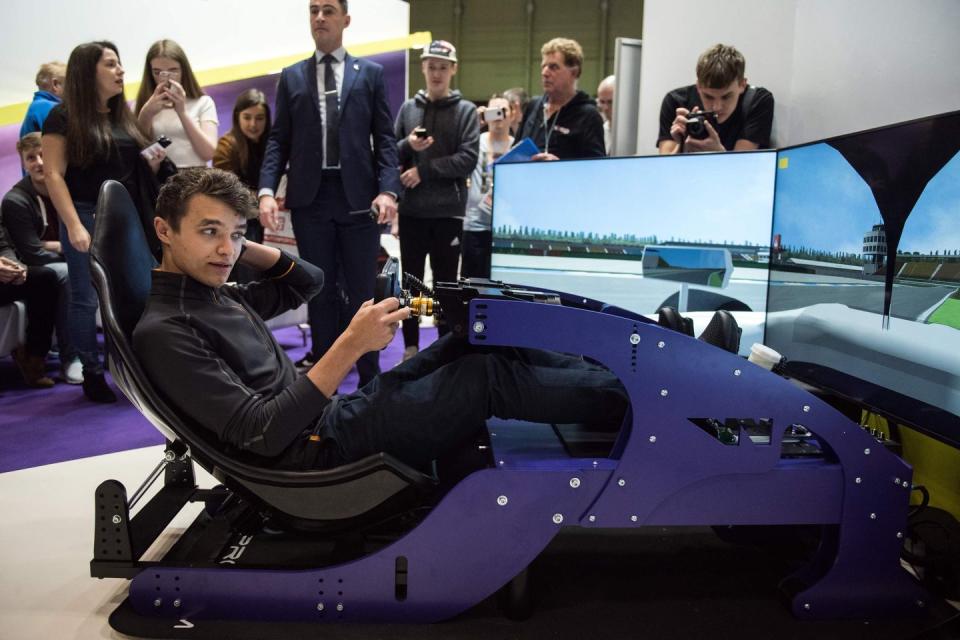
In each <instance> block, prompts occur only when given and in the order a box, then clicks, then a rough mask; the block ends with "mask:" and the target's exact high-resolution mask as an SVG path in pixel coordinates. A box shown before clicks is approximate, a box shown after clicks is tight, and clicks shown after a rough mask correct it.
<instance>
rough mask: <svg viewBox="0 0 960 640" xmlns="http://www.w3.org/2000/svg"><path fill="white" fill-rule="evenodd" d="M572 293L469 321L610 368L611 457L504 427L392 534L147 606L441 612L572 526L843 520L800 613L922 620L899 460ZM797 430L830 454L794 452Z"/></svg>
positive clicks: (432, 615) (170, 612) (251, 612)
mask: <svg viewBox="0 0 960 640" xmlns="http://www.w3.org/2000/svg"><path fill="white" fill-rule="evenodd" d="M558 295H559V296H560V299H561V301H562V304H559V305H558V304H544V303H539V302H531V301H522V300H512V299H505V298H504V297H502V296H501V297H498V296H496V295H494V296H483V295H481V296H479V297H475V298H473V299H472V300H470V301H469V306H468V307H466V309H467V323H466V332H467V333H468V335H469V339H470V341H471V342H473V343H476V344H484V345H510V346H520V347H530V348H537V349H549V350H554V351H561V352H566V353H576V354H582V355H584V356H587V357H589V358H592V359H594V360H596V361H598V362H601V363H602V364H604V365H605V366H607V367H608V368H609V369H610V370H611V371H613V372H614V373H615V374H616V375H617V376H618V377H619V378H620V379H621V380H622V382H623V384H624V386H625V388H626V389H627V392H628V393H629V396H630V400H631V406H632V417H629V416H628V420H627V422H626V424H625V426H624V428H623V429H622V430H621V433H620V435H619V438H618V441H617V442H616V444H615V445H614V447H613V450H612V453H611V455H610V456H609V457H607V458H599V459H590V458H572V457H570V456H569V455H567V454H566V453H565V452H564V449H563V447H561V446H553V447H551V446H545V447H543V448H536V449H533V448H531V447H530V446H529V443H527V444H526V446H520V445H519V444H518V442H519V441H518V440H517V439H516V438H512V437H511V435H513V434H517V433H519V432H520V431H519V430H522V429H535V428H537V427H540V425H530V424H525V423H516V422H502V423H497V422H491V424H490V425H489V427H488V428H489V430H490V436H491V443H492V450H493V461H494V464H493V466H492V467H490V468H486V469H483V470H481V471H477V472H474V473H473V474H471V475H469V476H468V477H467V478H465V479H464V480H463V481H461V482H460V483H459V484H457V485H456V486H455V487H454V488H453V489H452V490H450V492H449V493H447V495H446V496H444V498H443V499H442V500H441V502H440V503H439V504H438V505H437V506H436V507H435V508H434V509H433V510H432V511H431V512H430V513H429V514H428V515H427V516H426V517H425V519H423V521H422V522H421V523H420V524H419V525H417V526H416V527H415V528H414V529H412V530H410V531H409V532H408V533H407V534H405V535H404V536H403V537H401V538H400V539H398V540H397V541H395V542H394V543H393V544H391V545H389V546H387V547H385V548H383V549H381V550H379V551H377V552H375V553H372V554H370V555H367V556H365V557H362V558H360V559H357V560H355V561H351V562H347V563H344V564H339V565H334V566H326V567H323V568H316V569H304V570H273V569H242V568H191V567H189V566H182V567H172V566H156V567H151V568H148V569H145V570H143V571H142V572H141V573H139V574H138V575H136V577H135V578H134V579H133V581H132V583H131V586H130V602H131V604H132V606H133V608H134V609H135V610H136V611H137V612H138V613H139V614H141V615H145V616H156V617H164V618H169V619H173V620H176V619H191V620H200V619H236V618H241V619H251V620H261V621H316V622H347V621H363V622H376V621H381V622H385V621H389V622H434V621H439V620H443V619H446V618H449V617H451V616H454V615H456V614H458V613H460V612H462V611H464V610H466V609H468V608H470V607H471V606H473V605H475V604H477V603H479V602H480V601H481V600H483V599H484V598H486V597H487V596H489V595H491V594H492V593H494V592H495V591H497V590H498V589H499V588H500V587H502V586H503V585H505V584H506V583H508V582H509V581H510V580H511V579H512V578H513V577H514V576H516V575H517V574H518V573H520V572H521V571H523V570H524V569H525V568H526V567H527V565H528V564H529V563H530V562H531V561H532V560H534V558H536V556H537V555H538V554H539V553H540V552H541V551H542V550H543V549H544V548H545V547H546V546H547V544H548V543H549V542H550V541H551V539H552V538H553V537H554V536H555V535H556V534H557V532H558V531H559V530H560V529H561V528H562V527H567V526H576V527H605V528H633V527H642V526H649V525H702V524H708V525H726V524H731V525H738V524H746V525H754V524H814V525H835V526H832V527H828V528H826V530H827V531H828V532H832V533H825V534H824V537H823V540H822V542H821V545H820V548H819V550H818V551H817V553H816V554H815V556H814V557H813V558H812V560H811V562H810V564H809V565H808V566H807V567H806V568H805V569H803V570H802V571H800V572H799V573H797V574H795V575H794V576H791V577H790V578H788V579H786V580H785V581H784V583H783V584H782V585H781V587H782V589H783V590H784V591H785V592H786V594H787V595H788V597H789V600H790V603H791V605H790V606H791V608H792V611H793V613H794V614H795V615H796V616H797V617H800V618H840V617H881V616H891V615H907V614H910V613H919V610H920V609H922V607H923V606H924V601H925V600H927V598H928V596H927V594H926V592H925V591H924V590H923V589H922V588H921V587H920V585H919V584H918V583H917V582H916V581H915V580H914V579H913V578H912V577H911V576H910V575H909V574H907V572H906V571H904V569H903V568H902V567H901V565H900V559H899V558H900V548H901V543H902V540H901V538H902V535H903V532H904V530H905V526H906V520H907V510H908V502H909V501H908V498H909V493H910V486H911V482H910V481H911V475H912V469H911V468H910V467H909V466H908V465H907V464H906V463H905V462H904V461H903V460H901V459H900V458H899V457H897V456H896V455H894V454H892V453H891V452H889V451H888V450H886V449H885V448H884V447H883V446H882V444H880V443H878V442H877V440H876V439H875V438H873V437H872V436H871V435H870V434H868V433H866V432H865V431H863V430H862V429H860V427H859V426H858V425H856V424H854V423H853V422H851V421H850V420H848V419H847V418H846V417H844V416H843V415H842V414H840V413H839V412H837V411H836V410H835V409H833V408H832V407H830V406H828V405H827V404H826V403H824V402H823V401H821V400H819V399H817V398H816V397H814V396H813V395H811V394H810V393H808V392H806V391H804V390H802V389H801V388H799V387H797V386H795V385H794V384H792V383H790V382H789V381H787V380H785V379H783V378H781V377H779V376H778V375H776V374H773V373H770V372H768V371H766V370H765V369H762V368H760V367H758V366H756V365H754V364H752V363H749V362H748V361H746V360H744V359H742V358H740V357H738V356H736V355H734V354H731V353H728V352H725V351H723V350H721V349H718V348H715V347H713V346H710V345H708V344H705V343H703V342H699V341H697V340H695V339H693V338H689V337H686V336H684V335H681V334H679V333H675V332H671V331H669V330H667V329H664V328H661V327H659V326H657V325H656V324H654V323H652V322H651V321H650V320H647V319H646V318H643V317H641V316H638V315H635V314H633V313H631V312H628V311H625V310H622V309H618V308H614V307H607V306H605V305H603V304H602V303H599V302H596V301H592V300H587V299H583V298H580V297H572V296H567V295H566V294H558ZM728 416H737V417H740V418H755V419H758V420H764V421H766V422H767V423H770V422H772V425H773V426H772V429H771V431H770V437H769V441H768V443H766V444H764V443H757V442H754V441H753V440H752V439H751V438H750V437H746V436H745V435H743V434H741V437H739V439H738V441H737V442H736V443H735V444H730V443H724V442H722V441H720V440H719V439H717V438H715V437H713V436H711V435H710V434H709V433H707V432H706V431H705V430H703V429H701V428H699V427H698V426H697V425H695V424H694V423H693V422H691V419H695V418H709V417H721V418H722V417H728ZM795 425H802V426H803V427H805V428H806V430H808V431H809V432H811V433H812V437H813V438H815V440H816V442H817V443H818V444H819V446H820V447H821V449H822V451H823V452H824V455H823V456H821V457H818V458H803V457H800V458H789V457H786V458H785V457H782V456H781V444H782V442H783V438H784V432H785V430H787V429H788V428H791V427H793V426H795ZM794 428H795V427H794ZM401 565H402V566H403V568H404V569H405V571H404V572H402V573H403V576H404V580H403V584H402V585H401V584H400V583H399V582H398V578H397V576H398V575H400V574H401V572H400V571H399V569H398V568H399V567H400V566H401ZM401 587H402V588H401Z"/></svg>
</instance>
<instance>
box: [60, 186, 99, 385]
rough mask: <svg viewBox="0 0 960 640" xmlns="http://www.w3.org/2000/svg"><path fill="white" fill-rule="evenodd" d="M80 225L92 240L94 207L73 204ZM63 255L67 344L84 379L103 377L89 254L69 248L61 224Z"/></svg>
mask: <svg viewBox="0 0 960 640" xmlns="http://www.w3.org/2000/svg"><path fill="white" fill-rule="evenodd" d="M73 205H74V207H75V208H76V210H77V215H78V216H80V222H81V223H82V224H83V226H84V227H85V228H86V229H87V231H88V232H89V233H90V235H91V236H93V212H94V210H95V209H96V205H95V204H93V203H90V202H74V203H73ZM60 238H61V239H62V242H61V244H62V246H63V255H64V257H66V259H67V269H68V271H69V275H70V317H69V320H68V321H67V331H68V334H69V336H70V344H71V345H72V347H73V349H74V350H75V351H76V353H77V355H79V356H80V362H81V363H83V375H84V376H85V377H86V376H88V375H90V376H94V375H102V374H103V364H101V362H100V355H99V353H98V348H97V293H96V291H95V290H94V288H93V281H92V280H91V279H90V254H89V253H86V252H81V251H77V250H76V249H74V248H73V245H72V244H70V239H69V238H70V236H69V234H68V233H67V229H66V226H65V225H64V224H63V222H62V221H61V222H60Z"/></svg>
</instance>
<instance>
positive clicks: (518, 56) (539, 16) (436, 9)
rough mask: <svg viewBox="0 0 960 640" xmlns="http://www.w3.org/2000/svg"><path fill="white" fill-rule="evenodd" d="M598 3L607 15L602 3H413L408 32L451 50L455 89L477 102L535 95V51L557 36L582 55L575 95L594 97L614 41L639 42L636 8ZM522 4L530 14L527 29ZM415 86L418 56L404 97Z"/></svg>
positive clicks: (608, 68)
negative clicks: (516, 92) (520, 91)
mask: <svg viewBox="0 0 960 640" xmlns="http://www.w3.org/2000/svg"><path fill="white" fill-rule="evenodd" d="M605 4H606V14H604V10H603V5H604V3H602V2H576V1H574V0H557V1H547V0H533V1H532V2H528V0H484V1H479V0H412V1H411V2H410V30H411V31H430V32H431V33H432V34H433V37H434V38H437V39H443V40H449V41H451V42H452V43H453V44H454V45H455V46H456V47H457V51H458V55H459V59H460V70H459V71H458V73H457V77H456V78H455V79H454V86H455V87H456V88H458V89H460V90H461V91H462V92H463V94H464V95H465V96H466V97H467V98H469V99H471V100H474V101H481V102H483V101H486V99H487V98H488V97H489V96H490V94H492V93H494V92H496V91H503V90H504V89H507V88H509V87H513V86H523V87H526V88H527V90H528V91H530V93H531V95H536V94H539V93H540V47H541V45H542V44H543V43H544V42H546V41H547V40H549V39H550V38H553V37H556V36H564V37H568V38H573V39H575V40H577V41H578V42H579V43H580V45H581V46H582V47H583V50H584V68H583V75H582V77H581V80H580V88H581V89H583V90H584V91H586V92H587V93H589V94H591V95H593V94H594V92H595V91H596V88H597V84H598V83H599V81H600V80H601V79H602V78H603V77H604V76H606V75H608V74H610V73H612V72H613V60H614V39H615V38H617V37H629V38H639V37H640V34H641V33H642V26H643V3H642V2H640V1H632V2H631V1H627V0H607V2H606V3H605ZM528 5H530V6H532V7H533V13H532V19H531V20H530V21H529V27H528V17H527V16H528V12H527V9H528ZM604 43H605V46H604ZM528 80H529V81H528ZM422 87H423V75H422V73H421V71H420V61H419V56H418V55H417V54H416V53H414V54H413V55H411V61H410V89H411V93H413V92H415V91H416V90H417V89H420V88H422Z"/></svg>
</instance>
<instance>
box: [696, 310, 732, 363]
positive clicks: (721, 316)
mask: <svg viewBox="0 0 960 640" xmlns="http://www.w3.org/2000/svg"><path fill="white" fill-rule="evenodd" d="M742 331H743V330H742V329H740V325H738V324H737V320H736V319H735V318H734V317H733V314H732V313H730V312H729V311H726V310H724V309H718V310H717V311H715V312H714V314H713V317H712V318H710V322H709V324H707V327H706V329H704V330H703V332H702V333H701V334H700V337H699V338H697V340H702V341H703V342H706V343H707V344H712V345H713V346H715V347H720V348H721V349H723V350H724V351H729V352H730V353H738V352H739V351H740V335H741V333H742Z"/></svg>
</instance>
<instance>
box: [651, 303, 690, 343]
mask: <svg viewBox="0 0 960 640" xmlns="http://www.w3.org/2000/svg"><path fill="white" fill-rule="evenodd" d="M657 324H659V325H660V326H661V327H664V328H666V329H670V330H671V331H677V332H679V333H682V334H684V335H687V336H690V337H691V338H692V337H693V320H691V319H690V318H685V317H683V316H682V315H680V312H679V311H677V310H676V309H674V308H673V307H660V308H659V309H657Z"/></svg>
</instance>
